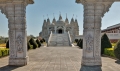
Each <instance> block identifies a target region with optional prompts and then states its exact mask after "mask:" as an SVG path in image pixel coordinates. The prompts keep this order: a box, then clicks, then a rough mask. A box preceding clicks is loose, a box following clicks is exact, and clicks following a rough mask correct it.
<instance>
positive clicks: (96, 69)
mask: <svg viewBox="0 0 120 71" xmlns="http://www.w3.org/2000/svg"><path fill="white" fill-rule="evenodd" d="M80 71H102V69H101V66H85V65H82V66H81V69H80Z"/></svg>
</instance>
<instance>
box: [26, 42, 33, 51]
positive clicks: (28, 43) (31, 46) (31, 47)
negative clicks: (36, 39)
mask: <svg viewBox="0 0 120 71" xmlns="http://www.w3.org/2000/svg"><path fill="white" fill-rule="evenodd" d="M27 49H28V50H30V49H33V45H30V42H27Z"/></svg>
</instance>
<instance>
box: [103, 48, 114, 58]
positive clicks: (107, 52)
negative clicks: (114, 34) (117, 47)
mask: <svg viewBox="0 0 120 71" xmlns="http://www.w3.org/2000/svg"><path fill="white" fill-rule="evenodd" d="M104 54H105V55H108V56H111V57H115V54H114V50H113V49H112V50H111V49H109V48H105V50H104Z"/></svg>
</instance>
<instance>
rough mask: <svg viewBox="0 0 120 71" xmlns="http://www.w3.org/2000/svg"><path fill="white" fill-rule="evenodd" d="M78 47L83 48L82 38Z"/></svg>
mask: <svg viewBox="0 0 120 71" xmlns="http://www.w3.org/2000/svg"><path fill="white" fill-rule="evenodd" d="M79 47H80V48H81V49H82V48H83V39H81V41H80V42H79Z"/></svg>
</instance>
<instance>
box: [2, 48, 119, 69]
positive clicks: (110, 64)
mask: <svg viewBox="0 0 120 71" xmlns="http://www.w3.org/2000/svg"><path fill="white" fill-rule="evenodd" d="M28 55H29V64H28V65H26V66H21V67H17V66H8V57H4V58H0V71H79V70H80V67H81V56H82V50H81V49H79V48H77V47H41V48H37V49H35V50H30V51H28ZM102 64H103V65H102V70H103V71H120V63H119V62H116V60H114V59H111V58H108V57H102Z"/></svg>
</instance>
